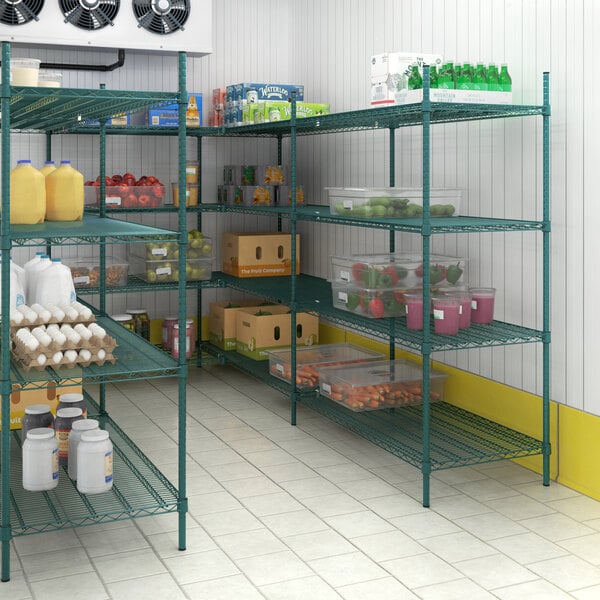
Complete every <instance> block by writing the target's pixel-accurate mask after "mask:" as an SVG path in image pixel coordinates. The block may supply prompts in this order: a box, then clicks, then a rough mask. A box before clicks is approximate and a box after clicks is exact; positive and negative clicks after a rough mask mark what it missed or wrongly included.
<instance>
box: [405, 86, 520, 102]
mask: <svg viewBox="0 0 600 600" xmlns="http://www.w3.org/2000/svg"><path fill="white" fill-rule="evenodd" d="M395 99H396V101H395V103H396V104H414V103H417V102H422V101H423V90H400V91H398V92H396V96H395ZM429 99H430V100H431V102H463V103H468V104H512V92H490V91H487V90H456V89H454V90H450V89H444V88H433V89H430V90H429Z"/></svg>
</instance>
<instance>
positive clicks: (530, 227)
mask: <svg viewBox="0 0 600 600" xmlns="http://www.w3.org/2000/svg"><path fill="white" fill-rule="evenodd" d="M200 210H201V211H207V212H224V213H245V214H255V215H264V216H271V217H284V218H291V217H292V216H293V215H295V218H296V219H297V220H299V221H311V222H315V223H330V224H334V225H352V226H354V227H368V228H369V229H385V230H393V231H406V232H408V233H416V234H419V235H420V234H422V233H423V232H424V229H423V219H422V218H420V217H412V218H406V219H365V218H360V217H348V216H344V215H337V214H335V213H332V212H331V210H330V208H329V206H324V205H323V206H321V205H301V206H298V207H296V210H295V211H294V210H293V209H292V208H291V207H289V206H230V205H226V206H224V205H218V204H216V205H215V204H206V205H202V206H201V207H200ZM544 228H545V226H544V223H543V222H542V221H523V220H519V219H496V218H485V217H432V218H431V220H430V226H429V229H430V231H431V233H432V234H443V233H476V232H480V233H481V232H483V233H492V232H496V231H540V230H543V229H544Z"/></svg>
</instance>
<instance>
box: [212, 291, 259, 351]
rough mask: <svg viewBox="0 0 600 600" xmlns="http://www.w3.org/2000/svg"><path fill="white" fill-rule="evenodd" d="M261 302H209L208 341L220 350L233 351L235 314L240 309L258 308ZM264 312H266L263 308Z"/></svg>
mask: <svg viewBox="0 0 600 600" xmlns="http://www.w3.org/2000/svg"><path fill="white" fill-rule="evenodd" d="M260 305H261V301H260V300H257V299H254V300H240V301H234V302H231V301H229V302H211V303H210V309H209V313H208V339H209V341H210V343H211V344H214V345H215V346H217V347H218V348H221V349H222V350H235V327H236V318H235V314H236V312H237V311H238V310H239V309H240V308H248V307H250V306H255V307H257V310H258V307H259V306H260ZM265 310H268V309H267V308H266V307H265Z"/></svg>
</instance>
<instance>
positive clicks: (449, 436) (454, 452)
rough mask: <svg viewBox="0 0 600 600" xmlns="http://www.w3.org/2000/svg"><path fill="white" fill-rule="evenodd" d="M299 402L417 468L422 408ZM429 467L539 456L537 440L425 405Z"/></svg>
mask: <svg viewBox="0 0 600 600" xmlns="http://www.w3.org/2000/svg"><path fill="white" fill-rule="evenodd" d="M300 400H301V402H302V404H304V405H306V406H308V407H309V408H311V409H313V410H315V411H317V412H319V413H321V414H323V415H324V416H326V417H327V418H329V419H330V420H332V421H334V422H335V423H338V424H339V425H341V426H343V427H345V428H346V429H348V430H350V431H353V432H354V433H356V434H358V435H360V436H362V437H365V438H366V439H368V440H369V441H371V442H373V443H374V444H376V445H377V446H380V447H381V448H383V449H385V450H387V451H388V452H390V453H391V454H394V455H395V456H398V457H399V458H401V459H402V460H405V461H406V462H408V463H410V464H411V465H414V466H415V467H417V468H421V461H422V456H423V441H422V431H423V406H422V405H418V406H405V407H402V408H396V409H386V410H373V411H367V412H353V411H351V410H350V409H347V408H345V407H343V406H341V405H339V404H337V403H335V402H333V401H331V400H329V399H328V398H324V397H323V396H315V397H310V396H304V397H302V398H301V399H300ZM430 408H431V420H430V428H431V429H430V448H431V468H432V470H434V471H435V470H441V469H449V468H452V467H460V466H466V465H474V464H481V463H487V462H492V461H496V460H501V459H507V458H508V459H513V458H522V457H524V456H534V455H538V454H542V442H541V441H540V440H536V439H534V438H532V437H530V436H528V435H525V434H523V433H519V432H518V431H514V430H513V429H509V428H508V427H505V426H504V425H500V424H498V423H495V422H494V421H490V420H489V419H485V418H484V417H481V416H479V415H476V414H474V413H472V412H468V411H466V410H463V409H461V408H458V407H457V406H453V405H452V404H448V403H447V402H434V403H432V404H431V405H430Z"/></svg>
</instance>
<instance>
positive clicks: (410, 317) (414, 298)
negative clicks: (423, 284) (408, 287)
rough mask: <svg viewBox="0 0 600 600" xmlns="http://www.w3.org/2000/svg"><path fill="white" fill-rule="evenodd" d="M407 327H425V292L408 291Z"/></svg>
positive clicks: (405, 295) (405, 296)
mask: <svg viewBox="0 0 600 600" xmlns="http://www.w3.org/2000/svg"><path fill="white" fill-rule="evenodd" d="M404 300H405V302H406V327H407V328H408V329H423V294H422V293H421V292H406V293H405V294H404Z"/></svg>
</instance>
